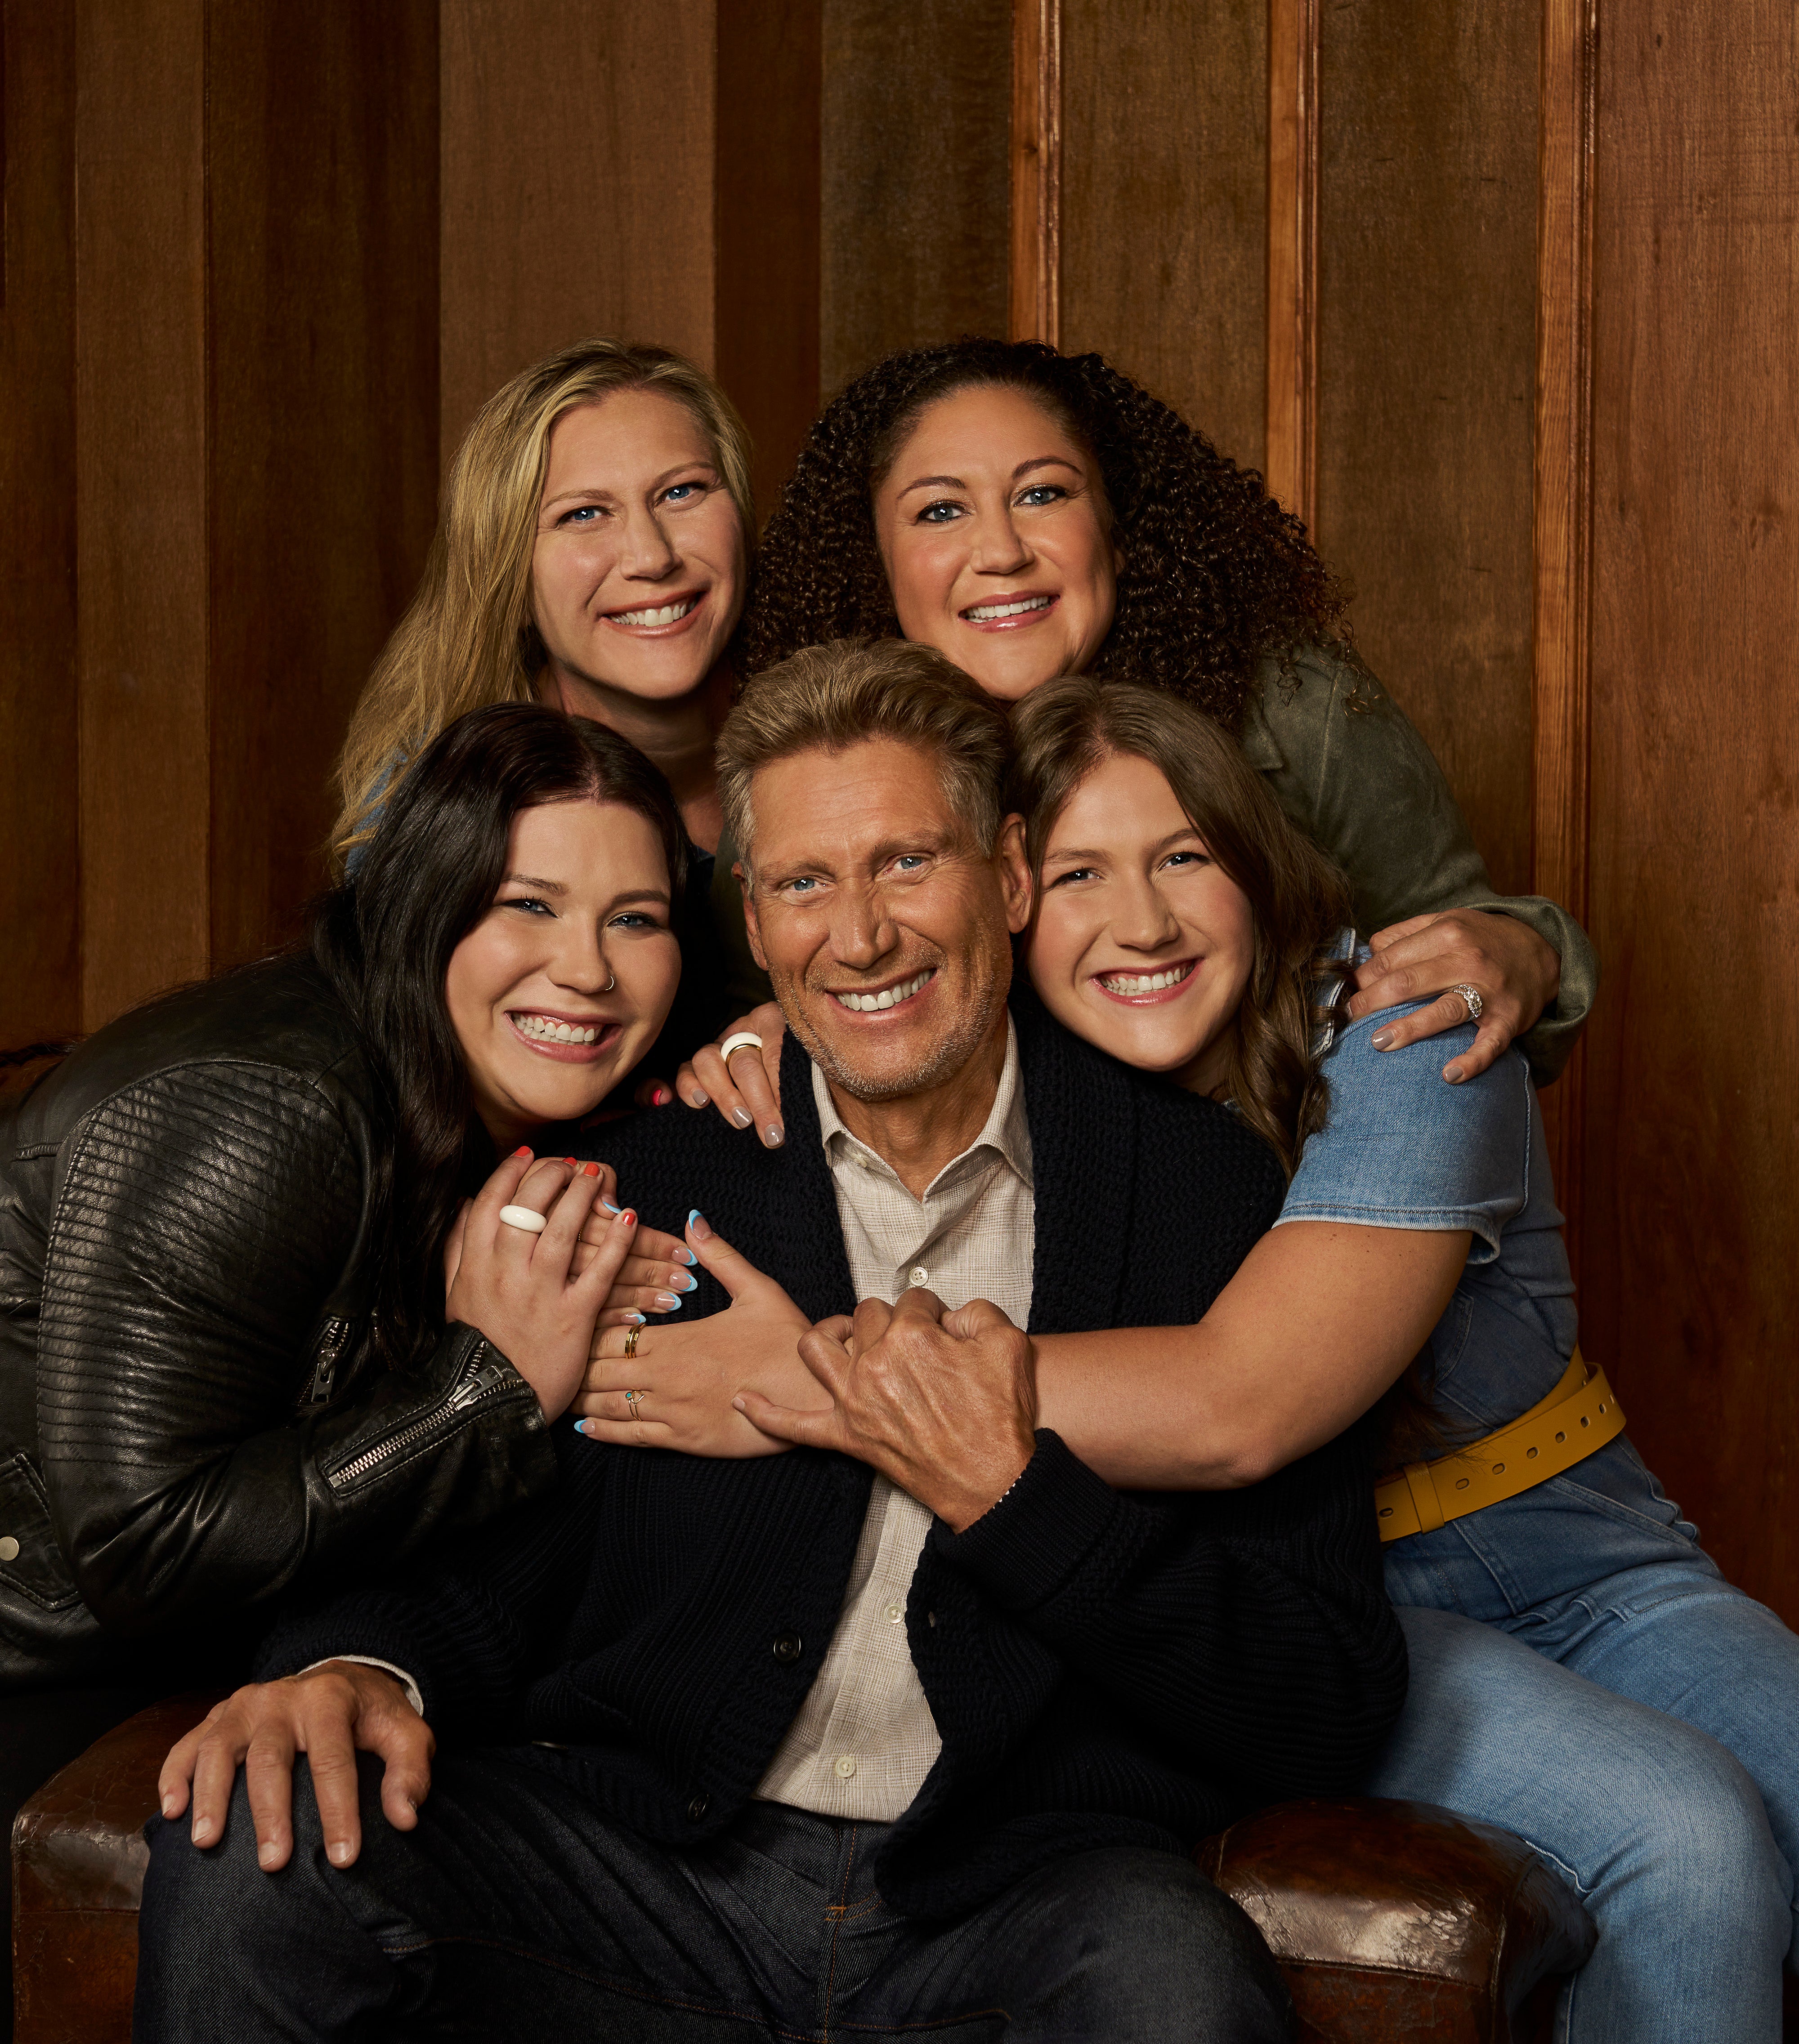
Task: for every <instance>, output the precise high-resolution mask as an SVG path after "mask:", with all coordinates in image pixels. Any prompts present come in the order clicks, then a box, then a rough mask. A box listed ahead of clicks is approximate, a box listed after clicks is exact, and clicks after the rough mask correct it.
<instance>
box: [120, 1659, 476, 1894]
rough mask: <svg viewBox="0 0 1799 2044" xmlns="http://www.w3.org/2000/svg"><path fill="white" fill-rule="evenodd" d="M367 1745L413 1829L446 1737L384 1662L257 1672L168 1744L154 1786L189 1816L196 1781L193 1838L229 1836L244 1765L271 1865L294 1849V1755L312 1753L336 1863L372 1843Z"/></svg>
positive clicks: (262, 1853)
mask: <svg viewBox="0 0 1799 2044" xmlns="http://www.w3.org/2000/svg"><path fill="white" fill-rule="evenodd" d="M358 1750H361V1751H363V1752H364V1753H376V1754H379V1755H380V1756H381V1758H382V1759H383V1760H384V1761H385V1762H386V1763H387V1766H386V1773H385V1774H384V1775H383V1777H382V1783H381V1808H382V1812H383V1813H384V1814H385V1815H386V1819H387V1821H388V1823H390V1824H391V1825H392V1826H393V1827H394V1830H395V1831H410V1830H412V1828H413V1826H414V1825H415V1824H417V1822H418V1806H419V1804H421V1803H422V1802H423V1801H424V1800H425V1796H426V1795H427V1794H428V1793H429V1791H430V1788H431V1756H432V1754H434V1753H435V1752H436V1750H437V1742H436V1739H433V1738H432V1735H431V1728H430V1727H429V1725H427V1724H426V1723H425V1720H424V1719H423V1718H421V1716H420V1715H419V1714H418V1712H417V1711H415V1710H414V1709H413V1707H412V1705H411V1704H409V1703H408V1702H407V1700H406V1691H405V1689H403V1688H402V1686H401V1685H400V1684H399V1683H398V1682H397V1681H395V1680H394V1677H392V1676H391V1675H390V1674H389V1673H387V1672H386V1669H382V1668H368V1667H364V1666H363V1665H362V1664H361V1663H360V1662H354V1661H328V1662H326V1663H325V1666H323V1667H322V1668H314V1669H309V1670H308V1672H307V1673H305V1674H303V1675H289V1676H286V1677H283V1680H282V1681H279V1682H252V1684H251V1685H249V1686H248V1688H247V1689H240V1690H238V1692H236V1695H235V1696H227V1697H226V1698H225V1701H224V1702H223V1703H222V1704H214V1705H213V1708H212V1710H211V1711H210V1712H209V1713H208V1715H207V1716H206V1719H205V1721H204V1722H203V1723H200V1724H197V1725H196V1726H195V1727H194V1729H193V1731H190V1733H189V1734H188V1735H187V1736H186V1738H185V1739H181V1740H179V1741H178V1742H176V1744H175V1746H172V1747H171V1749H170V1751H169V1757H168V1758H167V1760H165V1761H164V1762H163V1771H162V1774H161V1777H160V1779H159V1781H158V1782H157V1785H156V1787H157V1793H158V1795H159V1796H160V1797H161V1799H162V1805H163V1815H164V1816H165V1817H168V1818H171V1819H172V1818H175V1817H179V1815H181V1813H182V1812H183V1810H185V1809H186V1808H187V1804H188V1798H189V1792H190V1790H191V1792H192V1796H193V1803H194V1819H193V1823H192V1825H191V1827H190V1830H191V1833H192V1836H193V1839H194V1844H195V1845H197V1846H216V1845H217V1843H218V1842H219V1840H220V1839H221V1838H223V1837H224V1836H225V1812H226V1811H227V1810H228V1809H229V1808H230V1807H231V1790H232V1785H233V1782H235V1781H236V1778H237V1769H238V1768H239V1766H240V1765H241V1766H242V1767H243V1769H244V1779H245V1780H246V1781H247V1782H248V1785H249V1789H250V1808H251V1812H252V1815H253V1816H254V1819H255V1821H256V1858H257V1859H258V1860H259V1861H260V1862H261V1865H262V1869H263V1872H264V1873H275V1871H276V1869H278V1868H280V1867H284V1866H285V1865H286V1864H287V1861H288V1859H289V1858H290V1855H291V1854H292V1853H293V1850H294V1823H293V1816H294V1755H295V1754H297V1753H303V1754H306V1758H307V1759H308V1761H309V1762H310V1764H311V1767H312V1777H313V1800H314V1801H315V1802H316V1803H317V1804H318V1814H319V1822H320V1824H321V1827H322V1828H323V1831H324V1833H325V1851H326V1853H327V1854H328V1855H329V1858H330V1861H331V1863H332V1865H333V1866H348V1865H350V1864H351V1862H352V1861H353V1860H354V1859H355V1858H356V1854H358V1853H359V1852H360V1851H361V1850H362V1842H363V1833H362V1820H361V1817H360V1815H359V1811H358V1808H357V1785H356V1754H357V1752H358Z"/></svg>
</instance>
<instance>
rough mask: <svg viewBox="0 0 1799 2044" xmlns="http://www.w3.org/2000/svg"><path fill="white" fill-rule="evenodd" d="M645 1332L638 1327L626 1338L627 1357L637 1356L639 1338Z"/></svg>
mask: <svg viewBox="0 0 1799 2044" xmlns="http://www.w3.org/2000/svg"><path fill="white" fill-rule="evenodd" d="M643 1331H644V1330H643V1329H642V1327H633V1328H632V1330H631V1331H630V1332H629V1333H628V1335H626V1336H625V1354H627V1355H635V1354H636V1353H637V1337H638V1335H640V1334H641V1333H642V1332H643Z"/></svg>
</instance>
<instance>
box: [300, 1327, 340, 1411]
mask: <svg viewBox="0 0 1799 2044" xmlns="http://www.w3.org/2000/svg"><path fill="white" fill-rule="evenodd" d="M349 1339H350V1323H349V1322H348V1320H344V1319H342V1318H340V1316H338V1315H336V1314H335V1313H334V1314H333V1316H331V1318H330V1319H329V1320H327V1321H326V1322H325V1332H324V1333H323V1334H321V1335H320V1336H319V1338H318V1347H317V1349H316V1350H314V1351H313V1379H312V1382H311V1383H310V1384H309V1385H307V1387H306V1397H305V1399H304V1400H303V1401H302V1402H303V1403H304V1404H308V1405H322V1404H325V1401H326V1400H328V1399H329V1397H330V1396H331V1393H332V1388H333V1383H334V1381H335V1380H336V1375H337V1359H338V1358H339V1357H340V1355H342V1354H343V1353H344V1344H345V1343H347V1342H348V1340H349Z"/></svg>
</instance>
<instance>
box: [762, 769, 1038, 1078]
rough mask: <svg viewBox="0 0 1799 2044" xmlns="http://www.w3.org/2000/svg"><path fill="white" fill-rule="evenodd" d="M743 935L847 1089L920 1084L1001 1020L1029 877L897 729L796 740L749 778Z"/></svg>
mask: <svg viewBox="0 0 1799 2044" xmlns="http://www.w3.org/2000/svg"><path fill="white" fill-rule="evenodd" d="M750 803H751V808H752V813H753V820H754V830H755V836H754V841H753V844H752V863H753V866H754V876H755V877H754V882H753V885H752V886H750V887H749V888H748V889H747V890H746V901H745V911H746V915H747V917H748V924H749V934H750V943H751V947H752V950H753V951H755V955H756V959H757V962H759V964H760V965H762V966H763V968H764V969H765V970H766V971H767V974H768V976H769V978H771V980H772V981H773V982H775V998H776V999H777V1000H778V1001H779V1002H780V1004H781V1006H782V1011H783V1012H784V1013H785V1014H786V1018H787V1022H788V1025H789V1027H790V1028H792V1030H793V1031H794V1034H795V1035H797V1036H798V1038H799V1039H800V1041H801V1043H804V1044H805V1047H806V1049H807V1050H808V1051H809V1052H810V1053H811V1055H812V1057H813V1060H814V1061H815V1062H817V1065H818V1066H819V1067H820V1068H821V1070H822V1071H823V1072H824V1073H825V1077H826V1078H828V1079H829V1080H831V1081H832V1082H833V1083H834V1084H835V1085H838V1086H840V1087H841V1088H842V1089H844V1091H845V1092H846V1093H849V1094H851V1095H852V1096H853V1097H855V1098H856V1099H858V1100H864V1101H885V1100H895V1099H900V1098H903V1097H907V1096H909V1095H911V1094H914V1093H924V1092H928V1091H929V1090H930V1089H932V1088H933V1087H935V1086H937V1085H942V1084H944V1082H947V1081H948V1080H949V1079H951V1078H953V1077H954V1076H955V1074H957V1073H958V1072H959V1071H960V1070H962V1069H963V1066H965V1065H966V1064H967V1062H968V1061H969V1059H970V1058H971V1057H973V1056H974V1054H975V1052H976V1051H978V1050H979V1049H980V1048H981V1047H982V1045H983V1044H984V1043H987V1042H989V1041H990V1039H991V1038H992V1036H993V1035H994V1032H995V1031H996V1030H997V1029H998V1028H1000V1027H1001V1026H1003V1025H1002V1023H1001V1016H1002V1015H1003V1013H1004V1010H1005V997H1006V992H1007V989H1008V988H1009V985H1010V984H1011V978H1012V947H1011V944H1010V941H1009V937H1010V933H1011V932H1013V931H1016V930H1019V929H1021V928H1023V927H1024V917H1025V916H1026V914H1027V913H1028V905H1029V885H1028V875H1027V874H1026V873H1025V871H1024V863H1023V861H1022V859H1021V858H1019V857H1018V856H1017V854H1016V852H1015V851H1013V849H1012V847H1011V846H1010V844H1009V843H1008V842H1007V841H1006V840H1003V839H1002V840H1001V848H1000V849H998V850H996V851H995V852H994V855H992V856H991V857H989V856H987V855H985V854H983V853H982V851H981V849H980V847H978V845H977V844H976V843H974V840H973V837H972V836H971V833H970V832H969V831H968V828H967V826H966V825H965V824H963V823H962V822H961V821H960V820H959V819H958V818H957V816H955V813H954V812H953V811H952V810H951V808H950V805H949V804H948V801H946V800H945V799H944V791H943V787H942V785H941V782H940V776H939V774H938V770H937V763H936V759H935V758H934V757H933V756H932V755H931V754H930V753H928V752H926V751H921V750H920V749H919V748H917V747H914V746H911V745H907V744H903V743H901V742H900V741H898V740H895V739H888V738H871V739H865V740H863V741H861V742H860V743H858V744H855V745H851V746H849V747H846V748H845V749H844V751H840V752H827V751H822V750H820V751H806V752H801V753H796V754H794V755H793V756H792V757H791V758H790V759H778V760H776V761H775V762H774V763H773V764H772V765H770V766H767V767H763V768H762V770H760V771H759V773H758V774H756V775H755V778H754V779H753V781H752V782H751V785H750Z"/></svg>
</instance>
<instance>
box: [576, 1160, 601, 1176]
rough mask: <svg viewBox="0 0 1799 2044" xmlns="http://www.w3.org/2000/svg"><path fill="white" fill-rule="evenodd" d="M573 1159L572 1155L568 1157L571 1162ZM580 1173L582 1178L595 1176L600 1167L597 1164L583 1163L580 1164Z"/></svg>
mask: <svg viewBox="0 0 1799 2044" xmlns="http://www.w3.org/2000/svg"><path fill="white" fill-rule="evenodd" d="M574 1161H575V1160H574V1158H572V1157H571V1158H570V1159H569V1162H571V1163H573V1162H574ZM581 1175H582V1178H598V1176H599V1175H600V1167H599V1166H598V1164H583V1165H582V1166H581Z"/></svg>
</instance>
